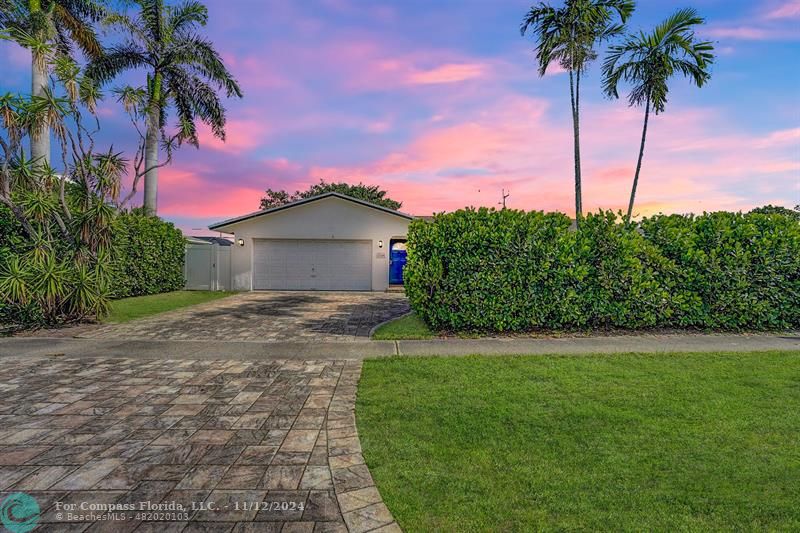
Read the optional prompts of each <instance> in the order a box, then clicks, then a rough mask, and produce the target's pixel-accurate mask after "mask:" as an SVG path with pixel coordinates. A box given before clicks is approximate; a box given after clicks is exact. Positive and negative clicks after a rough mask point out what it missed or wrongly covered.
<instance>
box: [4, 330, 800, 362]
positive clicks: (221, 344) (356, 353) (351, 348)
mask: <svg viewBox="0 0 800 533" xmlns="http://www.w3.org/2000/svg"><path fill="white" fill-rule="evenodd" d="M769 350H797V351H800V333H797V332H794V333H783V334H769V335H729V334H725V335H722V334H719V335H705V334H685V335H630V336H614V337H599V336H598V337H563V338H538V339H436V340H428V341H368V340H364V341H357V342H348V343H341V342H240V341H176V340H112V339H73V338H42V337H32V338H22V337H19V338H2V339H0V357H3V356H5V357H8V356H43V355H75V356H87V357H142V358H156V359H240V360H264V359H364V358H370V357H388V356H393V355H404V356H424V355H442V356H459V355H473V354H484V355H511V354H518V355H544V354H565V355H581V354H594V353H605V354H608V353H629V352H643V353H663V352H712V351H734V352H750V351H769Z"/></svg>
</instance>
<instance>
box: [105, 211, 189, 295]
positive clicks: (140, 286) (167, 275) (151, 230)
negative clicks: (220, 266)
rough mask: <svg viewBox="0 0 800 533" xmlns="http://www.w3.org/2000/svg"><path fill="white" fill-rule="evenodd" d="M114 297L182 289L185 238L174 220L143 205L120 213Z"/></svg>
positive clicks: (115, 239)
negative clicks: (153, 213) (146, 210)
mask: <svg viewBox="0 0 800 533" xmlns="http://www.w3.org/2000/svg"><path fill="white" fill-rule="evenodd" d="M114 244H115V253H116V256H115V261H114V263H115V269H114V275H113V277H112V281H111V292H112V294H113V296H114V298H126V297H128V296H144V295H147V294H159V293H162V292H169V291H175V290H179V289H182V288H183V286H184V278H183V276H184V273H183V265H184V256H185V253H186V239H185V238H184V237H183V234H182V233H181V231H180V230H179V229H178V228H176V227H175V226H174V225H173V224H172V223H170V222H165V221H163V220H161V219H160V218H158V217H153V216H147V215H145V214H144V213H143V212H142V210H141V209H134V210H133V211H131V212H126V213H122V214H120V215H119V216H118V217H117V220H116V226H115V232H114Z"/></svg>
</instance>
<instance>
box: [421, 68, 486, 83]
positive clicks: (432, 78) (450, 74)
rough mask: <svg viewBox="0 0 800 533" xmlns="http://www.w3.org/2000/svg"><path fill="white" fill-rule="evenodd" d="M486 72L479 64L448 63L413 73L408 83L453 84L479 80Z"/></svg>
mask: <svg viewBox="0 0 800 533" xmlns="http://www.w3.org/2000/svg"><path fill="white" fill-rule="evenodd" d="M486 71H487V69H486V66H485V65H482V64H479V63H471V64H470V63H462V64H455V63H448V64H445V65H441V66H438V67H435V68H432V69H430V70H421V71H417V72H414V73H412V74H411V75H410V76H409V77H408V82H409V83H411V84H414V85H429V84H437V83H454V82H459V81H466V80H471V79H475V78H480V77H482V76H484V75H485V74H486Z"/></svg>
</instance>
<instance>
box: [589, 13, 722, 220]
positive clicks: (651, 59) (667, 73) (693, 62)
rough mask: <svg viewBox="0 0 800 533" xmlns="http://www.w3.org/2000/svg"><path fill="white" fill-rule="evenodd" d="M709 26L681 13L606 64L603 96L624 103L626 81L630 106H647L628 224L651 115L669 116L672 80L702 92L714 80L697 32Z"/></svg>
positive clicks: (628, 42) (709, 53)
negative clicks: (620, 87) (621, 97)
mask: <svg viewBox="0 0 800 533" xmlns="http://www.w3.org/2000/svg"><path fill="white" fill-rule="evenodd" d="M704 22H705V19H703V18H702V17H700V16H699V15H698V14H697V11H695V10H694V9H680V10H678V11H676V12H675V14H673V15H672V16H671V17H669V18H668V19H667V20H665V21H664V22H662V23H661V24H659V25H658V26H656V28H655V29H654V30H653V32H652V33H649V34H645V33H644V32H639V33H638V34H636V35H630V36H628V37H627V38H626V39H625V42H623V43H622V44H619V45H616V46H612V47H611V49H610V51H609V54H608V58H607V59H606V61H605V63H604V64H603V78H604V79H603V91H604V92H605V93H606V94H607V95H608V96H609V97H611V98H619V92H618V89H617V87H618V85H619V83H620V81H623V80H624V81H626V82H628V83H630V84H632V85H633V88H632V89H631V92H630V95H629V96H628V102H629V104H630V105H631V106H640V105H644V127H643V128H642V142H641V145H640V146H639V159H638V161H637V162H636V173H635V174H634V177H633V187H631V198H630V201H629V202H628V214H627V216H626V220H627V221H628V222H630V220H631V215H632V213H633V203H634V200H635V199H636V187H637V186H638V184H639V173H640V171H641V169H642V158H643V157H644V144H645V140H646V139H647V124H648V121H649V118H650V110H651V109H652V110H653V111H654V112H655V114H656V115H658V114H659V113H662V112H663V111H664V109H665V107H666V105H667V94H668V92H669V86H668V82H669V79H670V78H671V77H672V76H673V75H675V74H683V75H684V76H685V77H687V78H689V79H690V80H691V81H692V82H693V83H694V84H695V85H697V87H702V86H703V85H705V83H706V82H707V81H708V80H709V79H710V78H711V73H710V72H709V67H710V66H711V64H712V63H713V62H714V54H713V50H714V45H713V44H712V43H711V42H708V41H697V40H696V39H695V35H694V27H695V26H698V25H700V24H703V23H704Z"/></svg>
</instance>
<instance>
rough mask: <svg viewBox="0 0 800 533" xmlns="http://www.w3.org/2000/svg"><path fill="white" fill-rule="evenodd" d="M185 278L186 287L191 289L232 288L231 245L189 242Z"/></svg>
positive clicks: (220, 289) (224, 289) (221, 289)
mask: <svg viewBox="0 0 800 533" xmlns="http://www.w3.org/2000/svg"><path fill="white" fill-rule="evenodd" d="M184 278H185V279H186V289H187V290H190V291H227V290H230V288H231V247H230V246H220V245H219V244H191V243H189V244H187V245H186V261H185V263H184Z"/></svg>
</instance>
